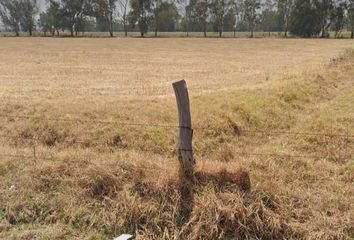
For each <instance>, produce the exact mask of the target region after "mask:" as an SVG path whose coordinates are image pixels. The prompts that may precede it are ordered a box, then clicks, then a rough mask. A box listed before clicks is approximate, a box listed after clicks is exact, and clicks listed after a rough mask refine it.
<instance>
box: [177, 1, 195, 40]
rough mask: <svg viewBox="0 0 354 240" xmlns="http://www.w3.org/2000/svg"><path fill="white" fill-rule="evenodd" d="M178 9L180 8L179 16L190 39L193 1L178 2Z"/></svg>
mask: <svg viewBox="0 0 354 240" xmlns="http://www.w3.org/2000/svg"><path fill="white" fill-rule="evenodd" d="M176 7H177V8H178V12H179V15H180V16H181V18H182V25H183V26H184V29H185V32H186V36H187V37H189V31H190V24H191V18H192V5H191V0H176Z"/></svg>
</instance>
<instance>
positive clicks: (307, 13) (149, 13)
mask: <svg viewBox="0 0 354 240" xmlns="http://www.w3.org/2000/svg"><path fill="white" fill-rule="evenodd" d="M46 1H47V2H46V6H47V8H46V9H45V10H44V11H40V10H39V6H38V5H39V4H38V2H37V0H0V20H1V21H2V23H3V24H4V26H5V27H6V29H7V30H10V31H13V32H15V33H16V36H19V33H20V31H25V32H28V34H29V35H30V36H32V34H33V31H34V30H37V31H42V32H43V33H44V34H45V35H47V34H49V35H52V36H55V35H58V36H59V35H60V34H61V32H64V31H69V32H70V35H71V36H75V35H77V34H78V33H79V32H85V31H107V32H109V34H110V36H112V37H113V36H114V32H115V31H124V33H125V36H127V34H128V32H129V31H139V32H140V35H141V36H142V37H144V35H145V34H146V33H147V32H148V31H153V32H154V33H155V36H157V35H158V32H174V31H183V32H185V33H186V36H189V33H190V32H203V33H204V36H205V37H206V36H207V33H208V32H210V31H214V32H218V34H219V36H220V37H222V35H223V32H234V35H236V32H238V31H249V32H250V37H253V36H254V32H255V31H263V32H283V33H284V36H285V37H286V36H287V35H288V33H290V34H292V35H295V36H301V37H323V38H324V37H329V33H330V32H331V31H332V32H334V35H335V37H340V36H341V33H342V32H343V31H345V30H347V31H349V32H351V38H354V0H46Z"/></svg>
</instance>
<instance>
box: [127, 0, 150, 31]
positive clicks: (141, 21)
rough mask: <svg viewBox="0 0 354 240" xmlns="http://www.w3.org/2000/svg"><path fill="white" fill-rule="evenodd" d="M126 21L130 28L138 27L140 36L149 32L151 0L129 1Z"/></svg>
mask: <svg viewBox="0 0 354 240" xmlns="http://www.w3.org/2000/svg"><path fill="white" fill-rule="evenodd" d="M130 8H131V10H130V12H129V16H128V20H129V22H130V24H131V25H132V26H135V25H138V27H139V30H140V36H141V37H144V35H145V34H146V33H147V31H148V30H149V24H150V21H151V19H152V1H151V0H131V1H130Z"/></svg>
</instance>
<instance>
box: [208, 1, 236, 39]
mask: <svg viewBox="0 0 354 240" xmlns="http://www.w3.org/2000/svg"><path fill="white" fill-rule="evenodd" d="M231 7H232V3H231V2H230V1H229V0H212V2H211V4H210V11H211V14H212V16H213V18H214V21H215V23H216V26H217V31H218V33H219V37H222V32H223V30H224V23H225V17H226V16H227V14H228V13H229V11H230V9H231Z"/></svg>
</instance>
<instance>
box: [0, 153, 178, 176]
mask: <svg viewBox="0 0 354 240" xmlns="http://www.w3.org/2000/svg"><path fill="white" fill-rule="evenodd" d="M0 157H6V158H12V159H13V158H15V159H29V160H34V162H36V161H37V160H45V161H53V160H55V161H59V160H60V158H58V157H53V156H52V157H43V156H30V155H18V154H0ZM118 166H119V167H120V168H122V169H123V170H128V169H129V168H133V169H135V170H146V171H153V172H161V171H165V172H170V173H176V172H178V169H168V168H161V167H158V166H150V167H148V166H141V165H140V166H136V165H132V164H127V163H118Z"/></svg>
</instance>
